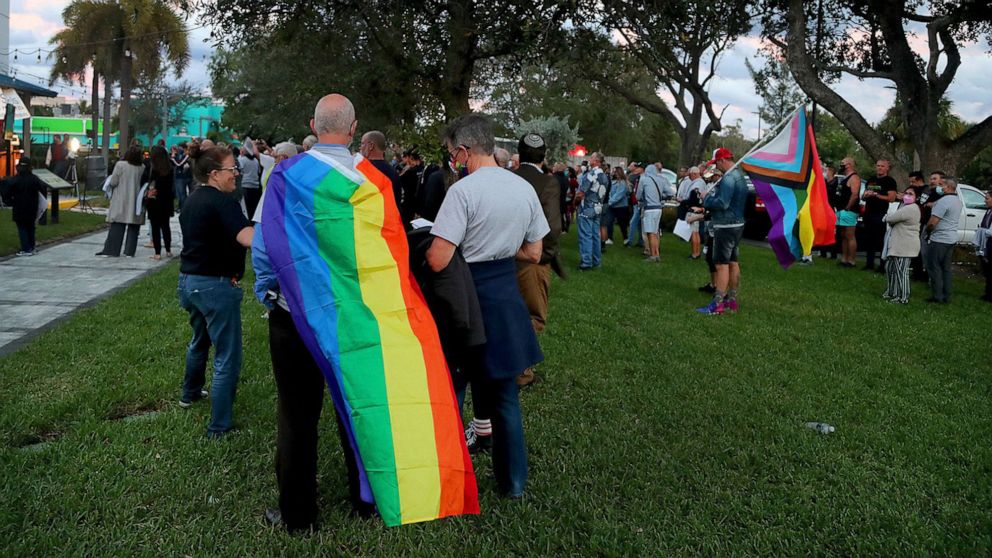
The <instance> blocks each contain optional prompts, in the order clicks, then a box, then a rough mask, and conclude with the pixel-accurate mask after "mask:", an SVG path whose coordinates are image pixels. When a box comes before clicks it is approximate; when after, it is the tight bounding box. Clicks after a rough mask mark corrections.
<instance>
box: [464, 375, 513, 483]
mask: <svg viewBox="0 0 992 558" xmlns="http://www.w3.org/2000/svg"><path fill="white" fill-rule="evenodd" d="M452 380H453V382H454V387H455V395H456V396H457V397H458V408H459V409H461V408H462V407H463V404H464V402H465V388H466V386H467V385H468V383H469V379H468V375H467V374H466V373H465V372H454V373H452ZM477 390H478V392H479V393H478V394H476V391H477ZM472 402H473V405H477V406H479V407H481V408H479V409H474V411H475V415H476V416H477V417H489V418H490V419H491V420H492V421H493V476H495V477H496V487H497V488H498V489H499V491H500V492H501V493H503V494H504V495H507V496H520V495H521V494H523V493H524V488H526V487H527V446H526V443H525V442H524V421H523V416H522V415H521V413H520V388H519V387H517V379H516V378H515V377H514V378H507V379H504V380H492V379H489V378H477V379H474V380H473V381H472Z"/></svg>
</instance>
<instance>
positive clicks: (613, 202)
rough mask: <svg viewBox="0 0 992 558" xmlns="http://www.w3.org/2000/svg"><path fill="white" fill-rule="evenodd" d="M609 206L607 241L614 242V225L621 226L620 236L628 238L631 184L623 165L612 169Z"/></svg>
mask: <svg viewBox="0 0 992 558" xmlns="http://www.w3.org/2000/svg"><path fill="white" fill-rule="evenodd" d="M611 175H612V181H611V183H610V193H609V199H608V200H607V205H608V206H609V208H608V211H609V213H608V214H607V221H606V242H607V243H608V244H613V225H614V224H617V225H619V226H620V238H622V239H624V240H626V239H627V226H628V225H629V223H630V186H629V185H628V184H627V173H625V172H623V167H619V166H618V167H613V170H612V171H611ZM624 244H625V245H626V243H624Z"/></svg>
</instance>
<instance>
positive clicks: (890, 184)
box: [865, 176, 898, 216]
mask: <svg viewBox="0 0 992 558" xmlns="http://www.w3.org/2000/svg"><path fill="white" fill-rule="evenodd" d="M868 190H872V191H873V192H875V193H877V194H878V195H879V196H885V195H887V194H888V193H889V192H895V191H896V190H898V188H897V187H896V179H894V178H892V177H891V176H873V177H871V178H869V179H868V182H866V183H865V191H866V192H867V191H868ZM888 211H889V202H887V201H885V200H880V199H878V198H868V199H867V200H865V215H873V216H880V215H885V214H886V213H887V212H888Z"/></svg>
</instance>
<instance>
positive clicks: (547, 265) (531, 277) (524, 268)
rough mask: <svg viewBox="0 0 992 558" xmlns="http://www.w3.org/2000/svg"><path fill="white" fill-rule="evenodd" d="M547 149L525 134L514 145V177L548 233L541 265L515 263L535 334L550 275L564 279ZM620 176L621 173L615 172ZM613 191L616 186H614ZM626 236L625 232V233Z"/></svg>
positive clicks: (525, 377) (521, 380) (527, 374)
mask: <svg viewBox="0 0 992 558" xmlns="http://www.w3.org/2000/svg"><path fill="white" fill-rule="evenodd" d="M546 151H547V146H546V145H545V143H544V138H543V137H541V136H540V135H539V134H526V135H525V136H523V137H522V138H520V142H519V144H518V145H517V155H519V156H520V167H519V168H517V170H516V171H514V174H516V175H517V176H519V177H520V178H523V179H524V180H526V181H527V182H528V183H529V184H530V185H531V186H532V187H533V188H534V192H535V193H536V194H537V198H538V199H539V200H540V201H541V209H542V210H543V212H544V218H545V219H546V220H547V221H548V227H550V230H549V231H548V234H546V235H545V236H544V239H543V250H542V252H541V261H540V262H538V263H533V262H526V261H517V284H518V285H519V287H520V294H521V295H522V296H523V299H524V304H526V305H527V310H528V311H529V312H530V322H531V325H532V326H533V327H534V332H535V333H541V332H542V331H544V327H545V325H546V324H547V322H548V293H549V292H550V290H551V272H552V271H554V272H555V273H557V274H558V276H559V277H563V276H564V272H563V270H562V268H561V262H559V261H558V237H560V236H561V213H560V212H559V211H560V203H561V202H560V198H561V195H560V192H561V189H560V187H559V186H558V181H557V180H556V179H555V177H554V176H552V175H549V174H547V173H545V172H544V169H542V168H541V164H542V163H543V162H544V155H545V152H546ZM617 170H619V171H620V172H621V173H622V172H623V170H622V169H617ZM614 187H616V186H614ZM624 229H626V227H624ZM625 232H626V231H625ZM534 381H535V376H534V371H533V370H532V369H530V368H527V369H526V370H524V371H523V373H522V374H520V376H519V377H517V385H518V386H520V387H524V386H527V385H530V384H532V383H534Z"/></svg>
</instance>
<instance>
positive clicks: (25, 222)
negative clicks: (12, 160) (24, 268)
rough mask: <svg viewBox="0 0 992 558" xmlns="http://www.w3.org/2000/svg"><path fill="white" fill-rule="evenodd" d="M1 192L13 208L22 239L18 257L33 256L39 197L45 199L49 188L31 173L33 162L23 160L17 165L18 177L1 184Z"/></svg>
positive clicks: (15, 221) (18, 231)
mask: <svg viewBox="0 0 992 558" xmlns="http://www.w3.org/2000/svg"><path fill="white" fill-rule="evenodd" d="M0 190H2V192H3V200H4V202H5V203H7V204H9V205H11V206H12V207H13V217H14V224H16V225H17V235H18V236H19V237H20V239H21V250H20V252H18V253H17V255H18V256H33V255H34V246H35V237H34V233H35V224H36V223H37V221H38V201H39V195H40V196H42V197H44V196H45V194H46V193H47V192H48V186H46V185H45V183H44V182H42V181H41V179H40V178H38V177H37V176H35V175H34V173H32V172H31V161H30V160H28V159H21V160H20V162H19V163H17V176H15V177H14V178H11V179H8V180H4V181H3V182H2V183H0Z"/></svg>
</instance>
